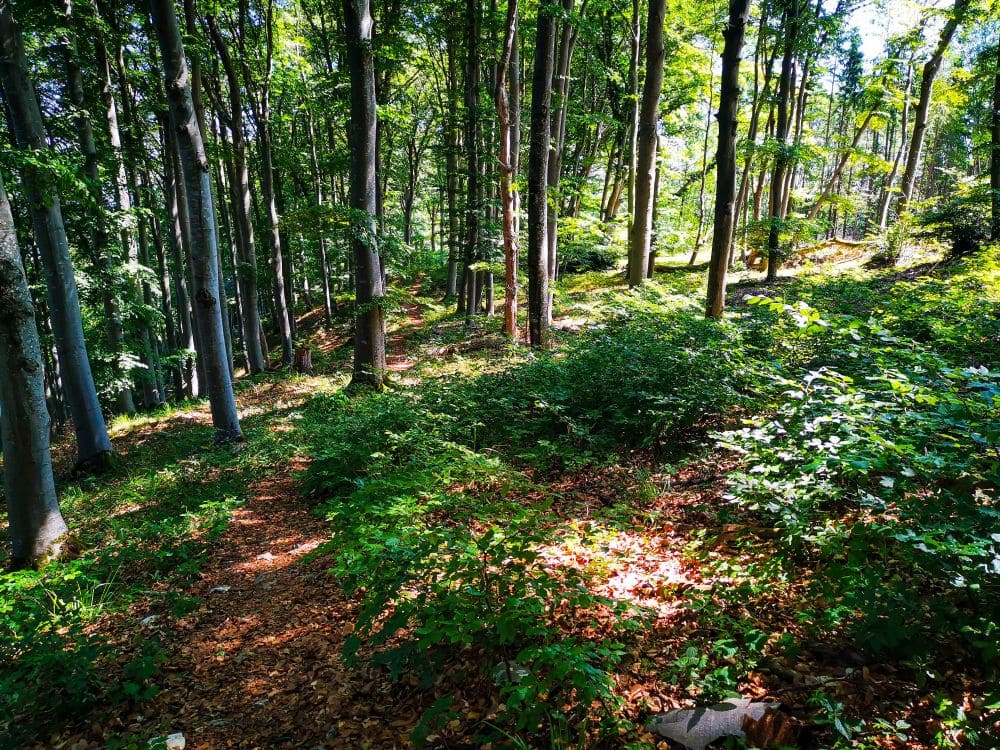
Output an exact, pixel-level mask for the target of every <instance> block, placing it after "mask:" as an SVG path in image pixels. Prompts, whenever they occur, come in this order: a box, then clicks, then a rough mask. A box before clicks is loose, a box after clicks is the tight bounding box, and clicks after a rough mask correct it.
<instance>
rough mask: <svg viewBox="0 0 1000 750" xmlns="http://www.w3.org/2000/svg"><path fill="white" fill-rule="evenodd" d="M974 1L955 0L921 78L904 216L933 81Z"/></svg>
mask: <svg viewBox="0 0 1000 750" xmlns="http://www.w3.org/2000/svg"><path fill="white" fill-rule="evenodd" d="M970 2H971V0H955V5H954V6H953V7H952V10H951V13H950V14H949V16H948V20H947V21H945V24H944V28H943V29H941V36H940V37H939V39H938V43H937V46H936V47H935V48H934V52H933V53H932V54H931V56H930V58H928V60H927V62H926V63H924V69H923V74H922V75H921V76H920V97H919V98H918V99H917V106H916V109H914V112H913V134H912V135H911V136H910V150H909V152H908V153H907V155H906V168H905V169H904V170H903V179H902V182H901V183H900V195H899V207H898V209H897V213H898V215H899V216H903V215H904V214H905V213H906V210H907V208H908V207H909V205H910V200H911V199H912V198H913V185H914V183H915V182H916V179H917V168H918V167H919V166H920V152H921V150H922V149H923V146H924V133H925V132H926V131H927V117H928V112H929V111H930V106H931V92H932V91H933V89H934V79H935V78H936V77H937V74H938V70H940V69H941V63H942V61H943V60H944V53H945V52H947V51H948V45H949V44H951V39H952V37H953V36H954V35H955V30H956V29H957V28H958V25H959V24H960V23H961V22H962V19H963V18H964V17H965V12H966V11H967V10H968V9H969V3H970Z"/></svg>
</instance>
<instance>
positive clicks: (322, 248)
mask: <svg viewBox="0 0 1000 750" xmlns="http://www.w3.org/2000/svg"><path fill="white" fill-rule="evenodd" d="M306 117H307V120H306V124H307V127H308V130H307V134H308V136H309V163H310V166H311V167H312V173H313V191H314V192H315V195H316V206H317V207H318V208H320V209H322V208H323V206H324V204H325V202H326V201H325V198H324V196H323V173H322V172H321V171H320V168H319V157H318V156H317V154H316V131H315V127H314V125H313V116H312V108H311V107H309V108H307V109H306ZM319 270H320V279H321V281H322V283H323V316H324V320H325V321H326V324H327V325H333V300H332V297H331V294H330V267H329V265H328V261H327V257H326V237H324V236H322V235H320V238H319ZM304 275H305V274H303V276H304Z"/></svg>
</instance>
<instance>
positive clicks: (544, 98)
mask: <svg viewBox="0 0 1000 750" xmlns="http://www.w3.org/2000/svg"><path fill="white" fill-rule="evenodd" d="M555 46H556V20H555V18H554V17H553V15H552V11H551V9H549V8H547V7H542V8H540V9H539V12H538V23H537V30H536V33H535V67H534V71H533V73H532V79H531V134H530V139H531V152H530V154H529V157H528V339H529V342H530V343H531V345H532V346H545V345H546V344H547V343H548V329H549V320H548V314H547V307H548V298H549V290H548V287H549V270H548V242H547V240H546V231H547V219H548V216H547V213H548V210H547V209H548V205H547V204H548V162H549V143H550V139H551V132H552V131H551V130H550V127H549V109H550V107H551V104H552V71H553V68H554V67H555Z"/></svg>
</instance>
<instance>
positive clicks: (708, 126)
mask: <svg viewBox="0 0 1000 750" xmlns="http://www.w3.org/2000/svg"><path fill="white" fill-rule="evenodd" d="M712 57H715V45H714V44H713V45H712ZM714 93H715V69H714V68H713V69H711V70H709V75H708V111H707V112H706V113H705V137H704V139H703V140H702V144H701V180H700V184H699V186H698V231H697V232H696V233H695V238H694V250H692V251H691V258H690V259H689V260H688V265H689V266H693V265H694V264H695V261H697V260H698V253H699V252H701V246H702V244H704V242H705V235H704V232H705V182H706V181H707V179H708V140H709V136H710V135H711V133H712V104H713V101H712V98H713V95H714Z"/></svg>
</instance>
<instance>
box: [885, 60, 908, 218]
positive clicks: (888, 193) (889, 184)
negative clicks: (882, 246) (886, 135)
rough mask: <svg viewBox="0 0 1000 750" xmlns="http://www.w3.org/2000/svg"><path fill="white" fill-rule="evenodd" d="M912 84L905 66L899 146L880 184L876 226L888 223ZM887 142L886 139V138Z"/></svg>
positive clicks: (903, 140) (903, 148) (901, 156)
mask: <svg viewBox="0 0 1000 750" xmlns="http://www.w3.org/2000/svg"><path fill="white" fill-rule="evenodd" d="M912 85H913V67H912V65H910V64H907V66H906V88H905V89H904V91H903V114H902V118H901V120H900V134H899V148H897V149H896V157H895V158H894V159H893V160H892V169H891V170H890V171H889V174H888V175H887V176H886V178H885V184H884V185H883V186H882V193H881V194H880V196H879V204H878V226H879V229H883V230H884V229H885V228H886V225H887V224H888V223H889V203H890V202H891V201H892V189H893V187H894V186H895V184H896V175H897V174H899V164H900V162H901V161H902V159H903V151H904V150H905V149H906V128H907V125H908V121H909V117H910V88H911V86H912ZM886 141H887V142H888V139H886Z"/></svg>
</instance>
